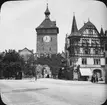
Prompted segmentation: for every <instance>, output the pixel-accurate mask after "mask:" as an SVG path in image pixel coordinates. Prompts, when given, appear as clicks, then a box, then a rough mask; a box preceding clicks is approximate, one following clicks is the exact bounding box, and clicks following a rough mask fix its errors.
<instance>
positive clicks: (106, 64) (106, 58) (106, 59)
mask: <svg viewBox="0 0 107 105" xmlns="http://www.w3.org/2000/svg"><path fill="white" fill-rule="evenodd" d="M105 60H106V65H107V57H106V59H105Z"/></svg>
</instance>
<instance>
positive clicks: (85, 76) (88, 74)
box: [73, 67, 105, 81]
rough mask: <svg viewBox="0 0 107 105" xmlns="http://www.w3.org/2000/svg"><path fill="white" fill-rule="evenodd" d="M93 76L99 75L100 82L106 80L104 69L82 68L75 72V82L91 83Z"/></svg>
mask: <svg viewBox="0 0 107 105" xmlns="http://www.w3.org/2000/svg"><path fill="white" fill-rule="evenodd" d="M92 75H97V77H98V80H99V81H103V80H105V68H104V67H80V68H79V70H78V71H77V70H75V69H74V71H73V80H82V81H90V80H91V78H92Z"/></svg>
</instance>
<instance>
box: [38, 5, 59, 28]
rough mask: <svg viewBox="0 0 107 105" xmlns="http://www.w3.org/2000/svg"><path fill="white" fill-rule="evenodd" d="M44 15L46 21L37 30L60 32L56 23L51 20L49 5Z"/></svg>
mask: <svg viewBox="0 0 107 105" xmlns="http://www.w3.org/2000/svg"><path fill="white" fill-rule="evenodd" d="M44 14H45V19H44V20H43V22H42V23H41V24H40V25H39V26H38V27H37V28H36V29H44V28H57V30H58V27H57V26H56V21H51V20H50V18H49V15H50V12H49V9H48V4H47V7H46V11H45V12H44Z"/></svg>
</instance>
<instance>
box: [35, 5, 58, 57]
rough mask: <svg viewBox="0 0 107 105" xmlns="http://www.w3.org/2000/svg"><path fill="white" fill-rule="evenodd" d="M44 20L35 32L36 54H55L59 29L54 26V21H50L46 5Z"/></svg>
mask: <svg viewBox="0 0 107 105" xmlns="http://www.w3.org/2000/svg"><path fill="white" fill-rule="evenodd" d="M44 14H45V19H44V20H43V22H42V23H41V24H40V25H39V26H38V27H37V28H36V32H37V47H36V48H37V49H36V51H37V54H39V55H41V54H56V53H57V34H58V33H59V29H58V27H57V26H56V21H51V20H50V17H49V16H50V11H49V9H48V4H47V8H46V11H45V12H44Z"/></svg>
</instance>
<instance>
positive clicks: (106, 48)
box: [104, 43, 107, 51]
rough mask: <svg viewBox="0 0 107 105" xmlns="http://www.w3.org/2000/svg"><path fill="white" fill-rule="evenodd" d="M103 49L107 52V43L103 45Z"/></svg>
mask: <svg viewBox="0 0 107 105" xmlns="http://www.w3.org/2000/svg"><path fill="white" fill-rule="evenodd" d="M104 47H105V51H107V43H106V44H105V46H104Z"/></svg>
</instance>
